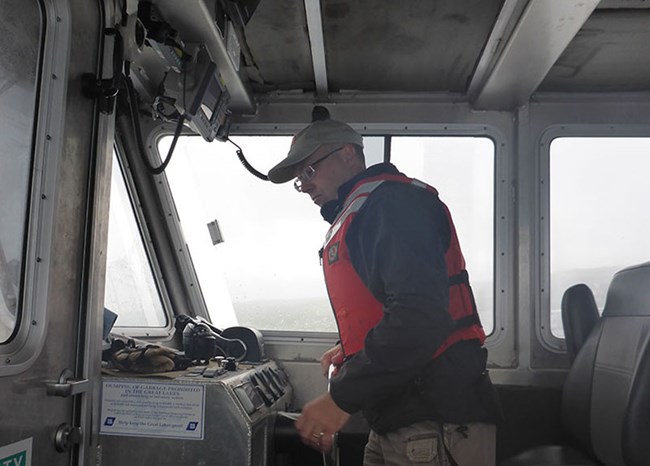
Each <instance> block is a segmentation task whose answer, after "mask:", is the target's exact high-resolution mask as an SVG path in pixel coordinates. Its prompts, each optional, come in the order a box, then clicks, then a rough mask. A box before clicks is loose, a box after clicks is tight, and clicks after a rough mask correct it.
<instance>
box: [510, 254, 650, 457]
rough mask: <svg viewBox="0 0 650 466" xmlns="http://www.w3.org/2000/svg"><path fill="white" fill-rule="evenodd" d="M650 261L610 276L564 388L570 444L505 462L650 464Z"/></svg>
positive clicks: (551, 447)
mask: <svg viewBox="0 0 650 466" xmlns="http://www.w3.org/2000/svg"><path fill="white" fill-rule="evenodd" d="M649 341H650V262H647V263H644V264H641V265H638V266H634V267H629V268H626V269H624V270H621V271H620V272H618V273H617V274H616V275H614V278H613V279H612V282H611V284H610V286H609V289H608V292H607V300H606V302H605V308H604V309H603V315H602V317H601V318H600V319H599V320H598V321H597V322H596V324H595V325H594V327H593V328H592V330H591V332H590V333H589V336H588V337H587V339H586V340H585V342H584V344H583V345H582V347H581V348H580V349H579V351H578V353H577V355H576V358H575V361H574V363H573V365H572V366H571V369H570V370H569V373H568V375H567V378H566V381H565V383H564V388H563V392H562V421H563V424H564V427H565V429H566V430H567V432H568V433H569V434H570V436H571V437H572V438H573V439H574V441H575V444H574V445H572V446H559V445H554V446H542V447H537V448H534V449H531V450H528V451H525V452H523V453H520V454H519V455H517V456H515V457H513V458H510V459H508V460H506V461H504V462H502V463H501V466H532V465H536V466H544V465H548V466H551V465H554V466H557V465H560V466H562V465H564V466H567V465H576V466H577V465H608V466H641V465H646V466H647V465H648V464H650V415H649V411H648V409H649V407H650V342H649Z"/></svg>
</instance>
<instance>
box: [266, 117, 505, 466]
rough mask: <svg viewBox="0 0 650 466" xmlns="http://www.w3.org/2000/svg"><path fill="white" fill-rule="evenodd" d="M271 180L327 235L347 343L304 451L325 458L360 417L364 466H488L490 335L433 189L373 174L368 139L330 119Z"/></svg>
mask: <svg viewBox="0 0 650 466" xmlns="http://www.w3.org/2000/svg"><path fill="white" fill-rule="evenodd" d="M269 179H270V180H271V181H272V182H274V183H284V182H287V181H289V180H291V179H294V186H295V188H296V189H297V190H298V191H299V192H302V193H305V194H308V195H309V196H310V197H311V199H312V201H313V202H314V203H315V204H316V205H318V206H319V207H320V208H321V214H322V215H323V217H324V218H325V220H326V221H328V222H329V223H330V224H331V225H332V226H331V228H330V230H329V232H328V233H327V236H326V239H325V243H324V246H323V249H322V250H321V260H322V263H323V269H324V274H325V282H326V284H327V289H328V294H329V297H330V301H331V303H332V307H333V310H334V314H335V316H336V320H337V325H338V328H339V335H340V343H339V344H337V345H336V346H335V347H334V348H332V349H330V350H329V351H327V352H326V353H325V354H324V355H323V357H322V358H321V365H322V367H323V371H324V373H327V370H328V368H329V366H330V364H333V365H334V366H336V367H337V370H336V373H335V375H333V377H332V379H331V382H330V391H329V393H326V394H324V395H322V396H320V397H318V398H316V399H315V400H313V401H311V402H309V403H307V404H306V405H305V406H304V408H303V410H302V414H301V416H300V418H299V419H298V420H297V421H296V428H297V429H298V431H299V432H300V436H301V438H302V439H303V441H304V442H305V443H308V444H310V445H311V446H313V447H314V448H316V449H320V450H322V451H327V450H329V449H330V448H331V446H332V439H333V435H334V433H336V432H337V431H339V430H340V429H341V427H343V425H344V424H345V423H346V422H347V420H348V418H349V417H350V415H351V414H352V413H355V412H357V411H362V412H363V415H364V417H365V418H366V419H367V421H368V423H369V425H370V427H371V432H370V436H369V439H368V444H367V445H366V449H365V455H364V464H365V465H367V466H369V465H404V464H411V463H416V464H430V465H442V464H445V465H447V464H449V465H452V466H453V465H455V464H458V465H461V466H466V465H477V466H478V465H480V466H486V465H487V466H489V465H493V464H494V463H495V426H494V422H495V421H496V420H497V418H498V416H499V410H498V406H497V402H496V398H495V394H494V390H493V388H492V385H491V382H490V379H489V376H488V375H487V371H486V368H485V366H486V358H487V355H486V351H485V349H483V348H482V343H483V341H484V340H485V334H484V332H483V329H482V327H481V325H480V321H479V318H478V314H477V312H476V306H475V304H474V299H473V296H472V294H471V288H470V287H469V281H468V277H467V272H466V271H465V262H464V259H463V256H462V253H461V251H460V246H459V244H458V239H457V237H456V233H455V229H454V226H453V222H452V220H451V216H450V215H449V211H448V210H447V207H446V206H445V205H444V204H443V203H442V202H441V201H440V199H439V198H438V194H437V192H436V191H435V189H433V188H432V187H430V186H427V185H425V184H424V183H422V182H420V181H417V180H413V179H410V178H407V177H406V176H404V175H402V174H401V173H399V172H398V171H397V169H396V168H395V167H394V166H393V165H391V164H387V163H383V164H378V165H374V166H372V167H370V168H366V166H365V160H364V155H363V139H362V137H361V135H360V134H359V133H357V132H356V131H354V130H353V129H352V128H351V127H350V126H348V125H346V124H345V123H341V122H338V121H335V120H330V119H324V120H319V121H315V122H313V123H312V124H310V125H309V126H307V127H306V128H305V129H303V130H302V131H301V132H299V133H298V134H297V135H296V136H295V137H294V140H293V142H292V144H291V148H290V151H289V154H288V156H287V158H286V159H284V160H283V161H282V162H280V163H279V164H278V165H276V166H275V167H273V168H272V169H271V170H270V172H269ZM441 433H442V435H441Z"/></svg>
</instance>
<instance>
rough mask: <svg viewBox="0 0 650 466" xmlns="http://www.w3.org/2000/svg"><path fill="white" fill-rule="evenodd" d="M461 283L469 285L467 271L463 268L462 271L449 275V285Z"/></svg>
mask: <svg viewBox="0 0 650 466" xmlns="http://www.w3.org/2000/svg"><path fill="white" fill-rule="evenodd" d="M463 283H465V284H467V285H469V274H468V273H467V270H463V271H462V272H460V273H457V274H456V275H452V276H451V277H449V286H454V285H461V284H463Z"/></svg>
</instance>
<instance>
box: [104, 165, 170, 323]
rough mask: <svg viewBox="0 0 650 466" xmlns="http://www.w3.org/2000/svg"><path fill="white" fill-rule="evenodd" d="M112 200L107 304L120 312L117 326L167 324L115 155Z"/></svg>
mask: <svg viewBox="0 0 650 466" xmlns="http://www.w3.org/2000/svg"><path fill="white" fill-rule="evenodd" d="M110 202H111V206H110V213H109V223H108V250H107V254H106V256H107V257H106V293H105V298H104V306H105V307H106V308H108V309H110V310H111V311H112V312H114V313H115V314H117V316H118V317H117V320H116V321H115V327H116V328H119V327H129V328H133V327H146V328H163V327H166V326H167V323H168V320H167V316H166V314H165V311H164V308H163V304H162V301H161V299H160V294H159V293H158V288H157V287H156V282H155V280H154V275H153V272H152V268H151V265H150V263H149V259H148V257H147V254H146V251H145V248H144V244H143V240H142V234H141V233H140V229H139V227H138V223H137V221H136V217H135V212H134V211H133V207H132V204H131V200H130V197H129V193H128V191H127V188H126V184H125V182H124V177H123V175H122V172H121V171H120V165H119V163H118V160H117V157H115V156H114V157H113V173H112V177H111V201H110Z"/></svg>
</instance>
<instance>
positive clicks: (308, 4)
mask: <svg viewBox="0 0 650 466" xmlns="http://www.w3.org/2000/svg"><path fill="white" fill-rule="evenodd" d="M305 13H306V16H307V30H308V31H309V44H310V47H311V60H312V63H313V65H314V80H315V81H316V96H317V97H318V98H321V99H322V98H325V97H327V63H326V62H325V42H324V40H323V20H322V17H321V12H320V0H305Z"/></svg>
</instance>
